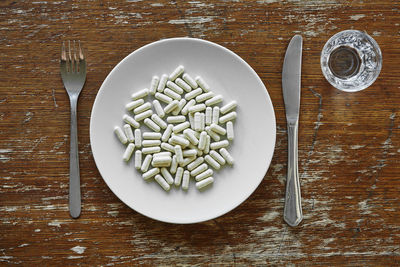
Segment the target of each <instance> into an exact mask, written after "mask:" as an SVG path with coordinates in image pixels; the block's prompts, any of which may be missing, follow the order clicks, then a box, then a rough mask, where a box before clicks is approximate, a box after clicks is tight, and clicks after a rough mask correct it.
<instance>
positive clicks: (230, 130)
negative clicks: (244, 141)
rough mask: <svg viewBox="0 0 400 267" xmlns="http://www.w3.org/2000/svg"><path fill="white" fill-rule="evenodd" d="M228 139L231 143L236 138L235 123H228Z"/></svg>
mask: <svg viewBox="0 0 400 267" xmlns="http://www.w3.org/2000/svg"><path fill="white" fill-rule="evenodd" d="M226 138H227V139H228V140H229V141H232V140H233V139H234V138H235V134H234V132H233V123H232V121H228V122H227V123H226Z"/></svg>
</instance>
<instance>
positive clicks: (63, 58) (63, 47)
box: [61, 41, 67, 61]
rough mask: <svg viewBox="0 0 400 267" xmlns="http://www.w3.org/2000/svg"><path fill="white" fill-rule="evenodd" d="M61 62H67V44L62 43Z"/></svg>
mask: <svg viewBox="0 0 400 267" xmlns="http://www.w3.org/2000/svg"><path fill="white" fill-rule="evenodd" d="M61 60H63V61H66V60H67V53H66V52H65V42H64V41H63V42H62V46H61Z"/></svg>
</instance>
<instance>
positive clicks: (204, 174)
mask: <svg viewBox="0 0 400 267" xmlns="http://www.w3.org/2000/svg"><path fill="white" fill-rule="evenodd" d="M213 174H214V171H213V170H212V169H207V170H206V171H204V172H202V173H200V174H198V175H196V177H195V178H194V179H195V180H196V181H197V182H198V181H201V180H203V179H205V178H207V177H210V176H212V175H213Z"/></svg>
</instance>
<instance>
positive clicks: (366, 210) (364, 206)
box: [358, 199, 371, 214]
mask: <svg viewBox="0 0 400 267" xmlns="http://www.w3.org/2000/svg"><path fill="white" fill-rule="evenodd" d="M358 208H359V209H360V211H361V213H362V214H370V213H371V210H370V206H369V205H368V200H367V199H366V200H363V201H360V202H359V203H358Z"/></svg>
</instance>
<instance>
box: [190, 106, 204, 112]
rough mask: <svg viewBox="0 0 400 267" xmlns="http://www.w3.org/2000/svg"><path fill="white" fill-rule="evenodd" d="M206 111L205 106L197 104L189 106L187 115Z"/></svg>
mask: <svg viewBox="0 0 400 267" xmlns="http://www.w3.org/2000/svg"><path fill="white" fill-rule="evenodd" d="M205 109H206V105H204V104H197V105H194V106H191V107H190V108H189V113H196V112H200V111H203V110H205Z"/></svg>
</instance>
